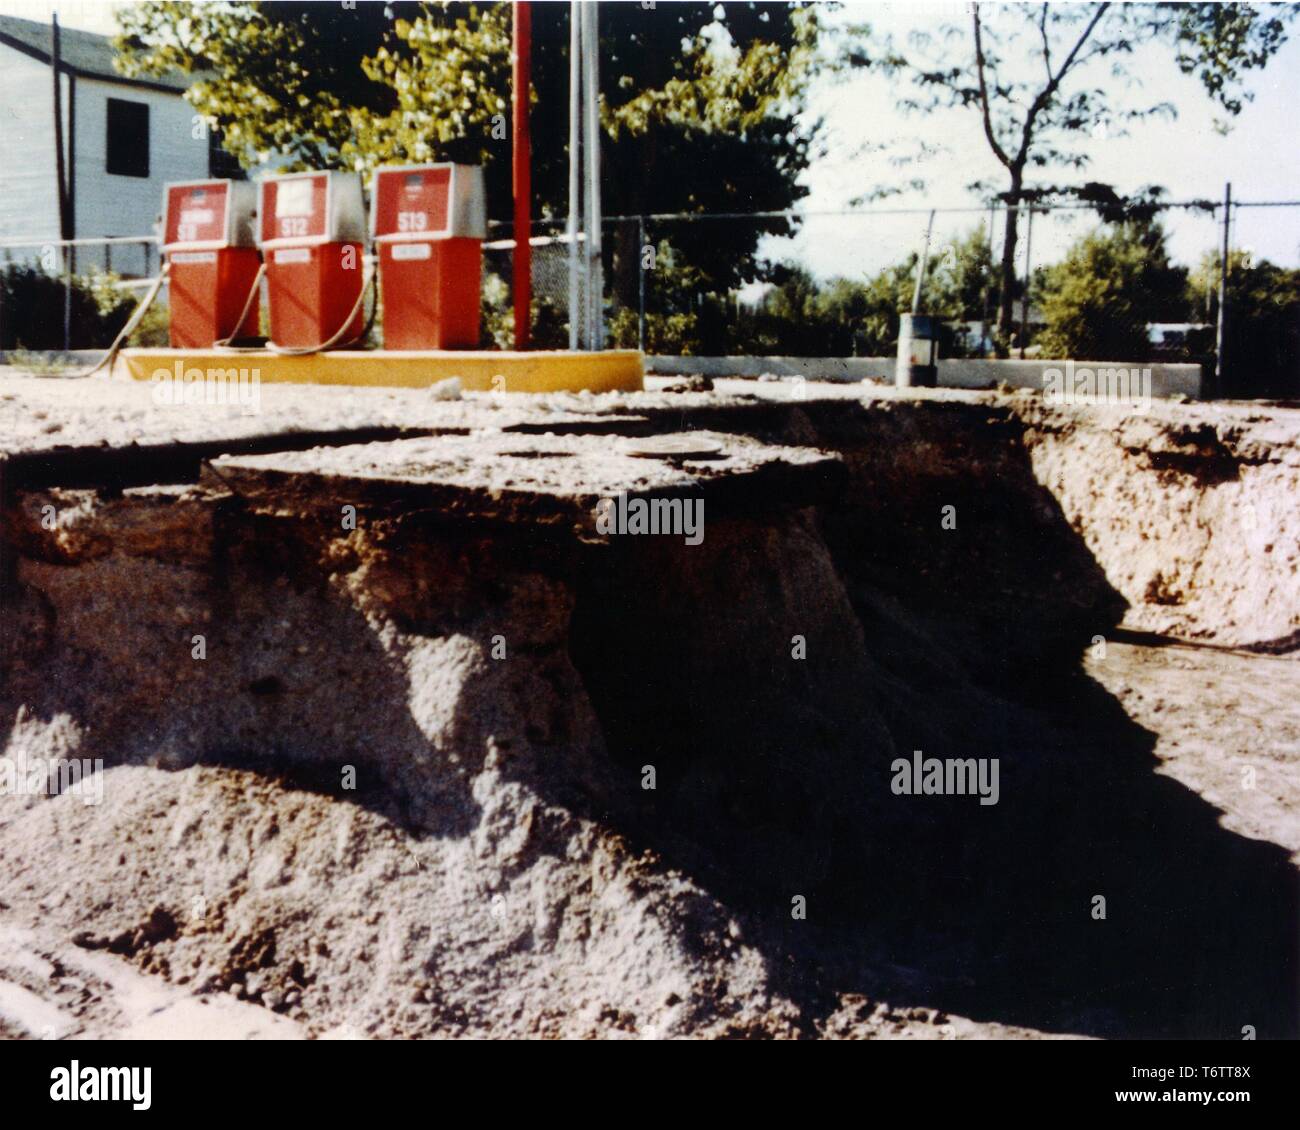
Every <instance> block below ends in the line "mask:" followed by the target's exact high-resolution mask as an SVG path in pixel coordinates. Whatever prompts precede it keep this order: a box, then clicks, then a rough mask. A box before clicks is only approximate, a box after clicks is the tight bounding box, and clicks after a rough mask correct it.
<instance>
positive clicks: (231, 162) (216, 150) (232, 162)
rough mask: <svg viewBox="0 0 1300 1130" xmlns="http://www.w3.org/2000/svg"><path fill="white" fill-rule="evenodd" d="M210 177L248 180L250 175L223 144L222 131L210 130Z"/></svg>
mask: <svg viewBox="0 0 1300 1130" xmlns="http://www.w3.org/2000/svg"><path fill="white" fill-rule="evenodd" d="M208 176H210V177H218V178H220V179H222V180H247V179H248V173H247V172H246V171H245V170H244V166H243V165H241V164H240V163H239V158H238V157H236V156H235V155H234V154H233V153H227V152H226V149H225V147H224V146H223V145H222V144H221V131H220V130H217V129H209V130H208Z"/></svg>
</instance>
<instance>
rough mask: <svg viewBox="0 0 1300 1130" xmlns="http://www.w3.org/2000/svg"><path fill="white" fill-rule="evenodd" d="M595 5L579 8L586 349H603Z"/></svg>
mask: <svg viewBox="0 0 1300 1130" xmlns="http://www.w3.org/2000/svg"><path fill="white" fill-rule="evenodd" d="M598 9H599V5H598V4H596V3H595V2H594V0H593V2H590V3H585V4H583V5H582V9H581V10H582V15H583V29H582V36H583V42H582V62H583V102H584V109H585V111H586V112H585V115H584V117H585V120H586V126H587V129H586V139H585V141H586V150H587V185H586V189H587V191H586V204H587V309H588V318H589V320H588V327H589V328H588V340H587V347H588V348H589V349H603V348H604V346H605V326H604V318H603V315H604V309H603V306H604V294H605V285H604V279H603V277H602V273H601V230H600V229H601V215H600V28H599V12H598Z"/></svg>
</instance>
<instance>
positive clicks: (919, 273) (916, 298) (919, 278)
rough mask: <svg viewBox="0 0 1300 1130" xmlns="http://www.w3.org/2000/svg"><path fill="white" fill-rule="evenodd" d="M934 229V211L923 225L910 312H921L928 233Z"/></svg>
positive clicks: (928, 241) (928, 254)
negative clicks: (922, 242) (923, 229)
mask: <svg viewBox="0 0 1300 1130" xmlns="http://www.w3.org/2000/svg"><path fill="white" fill-rule="evenodd" d="M933 231H934V212H931V213H930V219H929V221H928V222H927V223H926V225H925V246H924V248H923V249H922V251H921V261H920V262H919V263H918V264H917V265H916V289H915V290H913V291H912V313H913V314H919V313H920V312H921V287H922V286H924V285H925V266H926V261H927V260H928V259H929V258H930V235H931V234H932V233H933Z"/></svg>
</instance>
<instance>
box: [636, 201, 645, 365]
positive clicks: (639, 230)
mask: <svg viewBox="0 0 1300 1130" xmlns="http://www.w3.org/2000/svg"><path fill="white" fill-rule="evenodd" d="M636 261H637V266H638V268H639V270H638V271H637V285H638V288H639V293H638V294H637V301H638V304H639V309H638V311H637V319H636V347H637V348H638V349H639V350H640V351H641V352H642V353H644V352H645V217H644V216H638V217H637V218H636Z"/></svg>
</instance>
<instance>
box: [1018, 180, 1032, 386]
mask: <svg viewBox="0 0 1300 1130" xmlns="http://www.w3.org/2000/svg"><path fill="white" fill-rule="evenodd" d="M1033 277H1034V206H1033V205H1032V204H1031V205H1030V206H1029V222H1028V223H1027V224H1026V225H1025V293H1024V295H1023V296H1022V297H1021V299H1020V360H1022V361H1023V360H1024V359H1025V338H1027V337H1028V336H1029V287H1030V284H1031V282H1032V281H1033Z"/></svg>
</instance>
